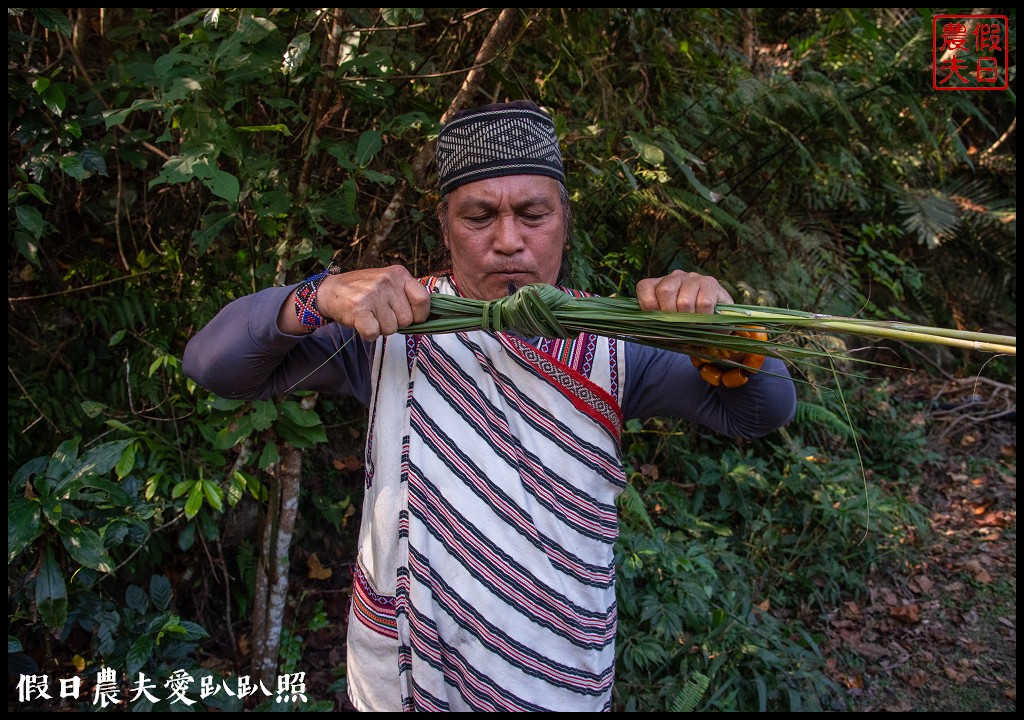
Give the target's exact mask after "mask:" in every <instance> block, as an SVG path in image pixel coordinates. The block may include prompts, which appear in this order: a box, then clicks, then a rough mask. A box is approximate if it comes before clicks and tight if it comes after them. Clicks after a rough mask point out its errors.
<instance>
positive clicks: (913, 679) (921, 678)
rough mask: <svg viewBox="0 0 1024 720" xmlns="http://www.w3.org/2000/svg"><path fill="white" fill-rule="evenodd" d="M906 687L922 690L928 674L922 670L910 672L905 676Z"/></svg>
mask: <svg viewBox="0 0 1024 720" xmlns="http://www.w3.org/2000/svg"><path fill="white" fill-rule="evenodd" d="M906 680H907V685H909V686H910V687H912V688H918V689H920V688H923V687H924V686H925V685H926V684H927V683H928V673H926V672H925V671H924V670H911V671H910V672H909V673H907V675H906Z"/></svg>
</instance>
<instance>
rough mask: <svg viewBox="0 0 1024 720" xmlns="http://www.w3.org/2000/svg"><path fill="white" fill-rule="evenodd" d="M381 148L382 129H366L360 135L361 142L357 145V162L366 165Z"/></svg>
mask: <svg viewBox="0 0 1024 720" xmlns="http://www.w3.org/2000/svg"><path fill="white" fill-rule="evenodd" d="M380 148H381V140H380V131H379V130H366V131H365V132H363V134H362V135H360V136H359V144H358V145H357V146H356V164H357V165H359V166H360V167H365V166H366V165H368V164H369V162H370V160H372V159H373V156H374V155H376V154H377V151H378V150H380Z"/></svg>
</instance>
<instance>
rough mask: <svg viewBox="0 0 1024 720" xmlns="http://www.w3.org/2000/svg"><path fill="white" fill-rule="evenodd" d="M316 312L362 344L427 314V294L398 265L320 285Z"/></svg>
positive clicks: (357, 272) (330, 279)
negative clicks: (350, 332)
mask: <svg viewBox="0 0 1024 720" xmlns="http://www.w3.org/2000/svg"><path fill="white" fill-rule="evenodd" d="M317 306H318V307H319V309H320V312H321V313H322V314H323V315H325V316H326V317H329V318H331V319H333V320H335V321H337V322H339V323H341V324H342V325H347V326H349V327H351V328H353V329H354V330H355V331H356V332H358V333H359V335H360V337H362V338H363V339H364V340H366V341H373V340H376V339H377V338H379V337H381V336H383V335H391V334H393V333H395V332H398V330H399V329H400V328H403V327H405V326H407V325H411V324H412V323H414V322H421V321H423V320H426V318H427V315H429V313H430V292H429V291H428V290H427V289H426V288H425V287H423V285H421V284H420V283H419V282H417V281H416V279H415V278H414V277H412V275H410V274H409V271H408V270H406V269H405V268H404V267H402V266H400V265H392V266H390V267H386V268H371V269H368V270H354V271H352V272H348V273H341V274H338V275H333V276H330V277H328V278H326V279H325V280H324V282H323V283H322V284H321V289H320V291H319V297H318V298H317Z"/></svg>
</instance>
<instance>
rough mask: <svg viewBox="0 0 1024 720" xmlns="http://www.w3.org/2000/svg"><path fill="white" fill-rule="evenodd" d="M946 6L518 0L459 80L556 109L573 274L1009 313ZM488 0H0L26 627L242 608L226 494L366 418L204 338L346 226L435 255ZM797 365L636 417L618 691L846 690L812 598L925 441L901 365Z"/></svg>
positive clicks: (483, 92)
mask: <svg viewBox="0 0 1024 720" xmlns="http://www.w3.org/2000/svg"><path fill="white" fill-rule="evenodd" d="M929 12H930V11H927V10H922V11H920V12H915V11H907V10H900V9H887V8H873V9H850V8H847V9H840V10H835V9H832V10H828V9H824V10H823V9H818V8H781V9H767V8H758V9H737V8H682V9H660V8H631V9H622V8H595V9H533V10H524V11H522V13H521V15H520V16H518V17H517V22H518V24H517V26H516V28H515V30H514V32H513V33H511V34H510V35H509V36H508V38H506V44H505V45H504V46H503V49H502V52H501V54H500V56H499V57H498V59H496V60H495V61H494V62H492V63H489V64H487V65H486V67H485V68H483V70H484V73H485V77H484V79H483V81H482V84H481V85H480V87H479V89H478V90H477V91H476V93H475V94H474V96H473V98H472V99H471V101H473V102H476V101H479V102H489V101H492V100H499V99H504V98H505V97H509V98H517V97H530V98H532V99H534V100H536V101H537V102H538V103H540V104H541V105H543V106H545V107H547V108H549V109H550V110H551V111H552V113H553V116H554V119H555V122H556V126H557V128H558V132H559V136H560V140H561V142H562V146H563V150H564V153H565V161H566V167H567V173H568V179H569V188H570V192H571V195H572V199H573V203H574V215H575V218H576V227H575V232H574V235H573V248H572V251H571V259H572V275H571V278H572V281H573V283H574V284H576V285H578V286H579V287H581V288H583V289H588V290H592V291H595V292H598V293H602V294H612V293H619V294H627V295H630V294H632V293H633V288H634V286H635V283H636V281H637V280H639V279H640V278H643V277H646V276H654V275H659V274H663V273H665V272H668V271H670V270H673V269H676V268H682V269H686V270H697V271H702V272H706V273H711V274H714V275H716V276H718V277H720V278H722V279H723V280H724V281H726V282H727V284H728V285H729V286H730V290H731V291H732V292H733V295H734V297H736V298H737V300H739V301H741V302H749V303H756V302H766V303H767V304H771V305H777V306H791V307H795V308H800V309H806V310H813V311H820V312H830V313H833V314H837V315H853V314H857V313H867V314H870V315H871V316H874V317H878V318H890V317H892V318H911V319H913V320H915V321H917V322H922V323H924V324H932V325H949V324H952V323H956V324H958V325H961V326H963V327H968V328H978V329H985V330H997V331H1000V332H1006V333H1007V334H1013V333H1014V332H1015V326H1016V304H1015V287H1016V256H1015V253H1016V250H1015V248H1016V226H1015V217H1016V212H1015V207H1016V205H1015V203H1016V200H1015V198H1016V171H1015V164H1016V159H1015V158H1016V156H1015V146H1014V144H1013V142H1012V135H1011V136H1010V139H1009V141H1006V140H1000V137H1001V136H1002V135H1003V133H1004V132H1005V131H1006V129H1007V128H1008V127H1010V126H1011V122H1012V121H1013V119H1014V118H1015V116H1016V105H1015V96H1014V94H1013V92H1012V91H1011V92H991V93H965V92H961V93H936V92H935V91H934V90H933V89H932V87H931V81H930V76H929V73H928V71H927V65H928V63H927V60H926V58H928V57H929V53H930V43H931V33H930V27H931V19H930V15H929ZM497 13H498V9H490V10H483V11H479V12H478V11H469V12H466V11H462V10H454V9H450V8H449V9H445V8H420V9H417V8H404V9H403V8H387V9H383V10H380V9H373V8H336V9H329V10H324V9H317V8H275V9H258V8H231V9H227V8H220V9H204V10H194V9H177V8H153V9H147V8H134V9H131V8H129V9H109V8H108V9H104V12H103V15H102V16H101V15H100V12H99V9H94V8H74V9H59V10H57V9H45V8H35V9H21V10H17V9H12V10H11V11H9V14H8V68H9V70H8V106H9V110H8V125H9V139H10V142H9V152H8V158H9V159H8V170H9V172H8V185H9V187H8V251H9V252H8V288H9V297H10V303H9V306H10V308H11V310H12V312H11V313H10V317H9V323H8V328H9V334H10V337H11V340H10V342H9V353H8V374H9V381H10V386H11V391H10V392H9V397H8V401H9V402H8V466H9V467H10V468H12V469H13V472H12V473H11V474H10V475H11V477H10V479H9V486H8V573H9V608H10V610H9V618H10V620H9V628H10V629H9V643H8V645H9V664H11V665H12V666H23V667H32V664H33V663H34V662H36V661H37V660H38V659H40V658H42V657H44V656H45V657H47V658H52V657H53V656H54V655H56V656H60V657H61V658H62V659H65V660H67V659H68V657H69V656H72V655H75V654H81V655H82V656H83V657H84V658H85V660H86V662H87V663H88V667H89V668H90V672H92V671H93V670H95V668H97V667H99V665H100V663H101V662H106V663H108V665H110V666H114V665H117V666H118V667H121V668H124V667H127V666H128V665H129V664H130V665H131V666H132V667H140V668H143V669H145V671H146V672H147V674H149V673H153V676H154V677H155V676H157V675H159V674H160V673H164V675H166V672H167V671H168V669H169V668H170V667H171V665H172V664H173V663H174V662H179V661H180V662H184V658H186V657H190V656H191V655H192V654H193V653H195V652H196V651H197V650H198V649H200V648H210V651H211V652H219V653H221V654H222V655H223V656H226V657H234V656H235V654H236V648H234V647H231V646H230V644H229V643H228V642H227V638H226V637H225V634H224V632H222V631H223V618H224V617H225V616H226V615H228V614H229V613H227V611H228V610H229V609H231V608H233V609H235V610H237V611H238V614H237V615H236V616H234V617H235V620H237V619H238V618H241V617H244V616H245V615H246V614H247V611H248V608H249V603H250V602H251V597H252V583H253V578H254V568H255V567H256V563H257V562H258V558H257V557H256V553H255V551H254V547H256V542H257V540H258V539H257V538H256V537H252V536H249V537H245V538H243V539H242V541H240V542H238V543H237V544H235V545H232V546H231V548H232V550H234V553H233V557H232V558H231V559H227V560H226V559H222V558H221V557H220V556H219V555H218V554H217V552H216V551H217V550H218V549H219V548H223V545H224V543H225V542H226V540H227V538H226V536H225V530H224V529H223V525H222V523H224V522H225V519H226V518H227V517H228V516H230V515H231V514H232V513H234V512H237V511H239V510H240V509H241V508H242V501H243V499H245V500H246V502H253V503H255V502H262V501H264V500H265V499H266V496H267V491H266V488H265V475H264V474H265V473H266V472H268V471H270V470H272V469H273V468H274V466H275V464H276V463H277V462H278V459H279V456H280V448H281V447H282V445H281V443H285V442H287V443H290V444H291V445H293V446H295V447H299V448H302V449H303V451H304V456H305V458H306V459H307V460H310V461H311V462H309V463H307V466H312V467H316V468H317V469H318V470H319V469H320V468H323V467H327V468H329V467H330V464H329V460H328V459H326V458H322V457H320V456H319V453H322V452H323V451H324V448H325V447H327V446H330V447H336V446H338V445H347V444H349V443H352V442H353V441H354V439H355V438H354V436H353V434H352V433H351V432H350V429H351V427H355V426H357V425H358V424H359V423H361V422H362V421H363V419H364V418H362V416H361V415H360V413H361V411H362V410H361V408H358V407H355V405H353V407H349V406H348V405H345V404H342V403H338V404H333V401H330V400H327V399H326V398H323V399H320V400H319V402H320V403H321V405H320V406H319V407H320V410H319V412H318V411H317V410H314V409H312V406H311V403H310V402H308V401H309V400H311V398H306V397H301V398H300V397H291V398H284V399H277V400H273V401H270V400H268V401H259V402H252V403H242V402H237V401H228V400H225V399H223V398H216V397H214V396H211V395H210V394H209V393H206V392H205V391H201V390H199V389H197V388H196V387H195V386H194V384H192V383H190V382H188V381H187V380H186V379H185V378H184V377H183V375H182V373H181V368H180V360H179V358H180V356H181V352H182V349H183V347H184V343H185V342H186V340H187V338H188V337H189V336H190V335H191V334H192V333H194V332H195V330H196V328H198V327H201V326H203V325H204V324H205V323H206V322H208V321H209V320H210V319H211V318H212V317H213V315H214V314H215V313H216V312H217V310H218V309H219V308H220V307H222V306H223V305H224V304H226V303H227V302H229V301H231V300H233V299H235V298H238V297H239V296H241V295H244V294H247V293H250V292H253V291H255V290H257V289H260V288H263V287H266V286H268V285H272V284H282V283H286V282H290V281H294V280H296V279H298V278H299V277H300V276H303V275H306V274H308V273H309V272H310V271H312V270H316V269H318V268H320V267H322V266H324V265H325V264H326V263H327V262H328V261H330V260H334V261H335V262H337V263H338V264H339V265H342V266H349V267H355V266H358V265H361V264H364V263H372V264H384V263H390V262H398V263H404V264H406V265H407V266H408V267H410V269H411V270H412V271H413V272H415V273H417V274H422V273H423V272H425V270H426V267H427V264H428V260H429V255H430V251H431V249H432V248H433V247H435V246H436V245H437V231H436V229H435V228H434V226H433V223H432V222H431V218H432V215H433V205H434V203H435V202H436V199H437V198H436V195H435V194H434V191H433V189H432V179H431V178H430V177H429V172H428V173H427V174H423V172H422V168H419V169H418V168H417V166H416V164H415V161H414V160H413V159H414V158H415V157H416V156H417V153H418V152H419V151H420V149H421V148H422V147H424V145H425V144H426V143H428V142H429V140H430V139H431V138H432V137H434V135H435V134H436V130H437V123H438V119H439V117H440V115H441V113H442V112H443V111H444V110H445V109H447V107H448V105H449V103H450V102H451V100H452V98H454V97H455V96H456V94H457V93H458V91H459V89H460V87H461V86H462V84H463V82H464V80H465V79H466V71H467V70H468V68H470V67H472V66H473V65H474V63H475V61H476V54H477V51H478V49H479V47H480V45H481V43H482V42H483V40H484V38H485V37H486V35H487V33H488V31H489V30H490V27H491V24H492V23H493V21H494V19H495V18H496V17H497ZM1006 13H1007V14H1008V15H1009V17H1010V18H1011V21H1010V22H1011V33H1010V44H1011V48H1010V52H1011V57H1015V42H1016V39H1015V38H1016V35H1015V32H1014V31H1013V28H1014V27H1015V23H1016V14H1015V10H1008V11H1006ZM922 58H925V59H924V60H923V59H922ZM1011 71H1013V72H1015V69H1011ZM400 188H405V192H404V194H400V193H399V192H398V190H399V189H400ZM394 199H397V200H399V201H400V202H398V203H397V205H395V206H392V200H394ZM392 215H393V216H394V217H392ZM383 220H387V221H390V220H394V223H395V224H394V226H393V228H392V229H391V232H390V234H387V235H386V236H383V237H380V238H377V239H374V238H375V232H376V231H377V229H378V228H379V227H381V224H380V223H381V221H383ZM378 240H379V242H378ZM821 341H822V342H835V343H837V346H842V347H844V348H845V346H844V345H842V343H843V339H842V338H822V339H821ZM876 351H877V352H878V353H879V355H878V357H879V358H880V361H881V362H884V363H892V364H897V365H898V364H900V363H899V362H897V360H896V359H895V358H896V357H897V356H898V355H900V354H901V349H900V348H879V349H877V350H876ZM908 357H909V358H910V360H909V361H908V362H906V363H904V364H907V365H910V364H912V363H913V361H914V360H915V358H914V356H908ZM984 360H985V358H979V357H976V356H974V355H970V354H966V353H964V354H959V355H956V354H953V353H948V352H947V353H941V354H938V355H937V357H936V358H935V364H936V365H937V366H939V367H940V368H941V369H942V370H943V371H944V372H948V373H950V374H968V373H977V372H978V371H979V369H980V368H981V362H983V361H984ZM842 371H843V372H845V373H849V372H850V369H849V368H843V369H842ZM985 371H986V372H990V373H998V375H999V377H1000V378H1001V379H1003V380H1006V381H1008V382H1011V383H1015V381H1016V368H1015V366H1014V365H1013V364H1012V363H1005V362H1003V363H1000V362H999V361H995V362H992V363H991V364H989V365H988V366H986V368H985ZM806 372H807V373H808V375H807V377H804V378H802V379H803V380H806V381H807V383H806V384H803V383H802V384H801V385H800V388H801V397H800V405H799V407H798V418H797V420H796V422H795V423H794V424H792V425H791V426H790V427H788V428H787V429H786V430H785V431H784V432H780V433H778V434H777V435H775V436H773V437H772V438H769V439H766V440H762V441H757V442H748V443H736V442H735V441H732V440H723V439H718V438H713V437H710V436H707V435H704V434H702V433H701V432H700V431H699V430H695V429H692V428H681V427H679V426H677V425H673V424H659V423H655V422H653V421H652V422H649V423H646V424H644V425H642V426H641V425H638V424H634V425H633V426H632V432H630V433H628V434H627V445H626V454H625V456H626V458H627V461H628V462H629V463H630V464H631V466H632V467H635V468H646V469H645V470H644V472H643V474H641V473H640V472H634V473H632V478H631V482H630V486H629V489H628V490H627V492H626V493H625V494H624V495H623V496H622V500H621V503H620V505H621V511H622V517H623V523H622V534H621V542H620V545H619V548H618V550H619V554H618V558H619V579H620V588H619V589H620V593H619V595H620V618H621V624H620V638H619V667H618V673H617V679H618V682H617V686H616V702H617V703H618V705H619V706H620V707H621V708H623V709H644V710H655V709H664V710H684V711H685V710H691V709H697V710H737V711H751V710H768V709H773V710H805V709H811V710H813V709H831V708H832V707H833V705H832V701H833V700H834V698H835V697H836V688H834V687H832V686H831V685H830V684H829V683H828V682H827V681H826V680H825V679H824V675H823V672H822V658H821V655H820V652H819V651H818V648H817V644H816V639H815V638H812V637H810V636H809V635H808V633H806V631H805V630H804V629H803V625H802V623H801V617H802V613H806V612H808V611H809V609H811V608H822V607H824V606H825V605H827V604H828V603H831V602H835V601H837V600H838V599H839V598H841V597H845V596H848V595H856V594H857V593H858V592H860V591H862V578H863V577H864V574H865V572H866V568H868V567H869V566H872V565H877V564H882V563H887V562H891V563H900V562H904V561H907V560H908V558H909V557H910V556H911V555H912V553H913V552H914V550H915V543H914V541H913V539H914V538H915V537H918V536H919V534H920V533H921V532H923V529H924V527H925V523H924V521H923V519H922V518H921V517H920V516H919V515H918V510H917V509H916V508H915V507H913V506H912V505H911V504H909V503H908V502H907V501H906V500H905V499H904V498H906V497H909V496H912V492H911V490H912V489H913V488H915V487H916V485H917V484H918V483H920V479H921V478H920V473H919V468H920V465H921V463H924V462H927V461H928V460H930V459H932V456H931V455H929V453H928V452H927V451H926V445H925V438H924V434H923V428H922V427H921V426H920V425H919V424H915V423H914V422H913V418H914V417H915V413H916V412H917V411H919V410H920V408H917V407H906V406H903V405H901V404H900V403H899V402H897V401H895V400H894V399H893V398H891V397H889V393H890V390H891V388H890V387H889V386H888V385H887V384H886V382H885V381H884V379H879V378H878V377H860V376H855V375H852V374H841V375H840V376H839V377H840V378H842V379H841V382H842V389H843V396H842V397H840V395H839V394H838V393H837V392H836V389H835V387H834V382H835V377H834V376H833V374H832V372H831V371H830V370H829V369H828V368H822V369H821V370H820V371H817V370H814V369H810V370H807V371H806ZM843 398H845V402H844V401H843ZM304 402H305V403H306V404H305V405H303V403H304ZM327 418H330V424H326V425H325V423H324V422H323V421H324V420H325V419H327ZM894 428H898V429H899V431H898V432H894V431H893V429H894ZM855 440H856V442H855ZM651 468H656V469H657V473H655V472H654V471H653V470H651ZM303 480H304V486H306V485H313V483H307V481H308V480H309V478H308V477H304V478H303ZM317 482H319V480H317ZM358 485H359V483H355V486H354V487H358ZM304 492H305V493H306V494H305V495H304V506H303V507H304V512H307V513H308V515H307V517H306V520H307V521H308V524H310V525H312V524H313V523H314V522H322V523H323V524H324V525H325V526H326V527H327V528H328V530H329V532H331V533H335V534H339V535H340V534H345V533H348V534H351V533H352V532H353V530H354V527H353V525H354V524H346V519H347V518H348V517H349V515H350V514H351V512H352V511H353V510H354V509H355V508H354V505H355V504H356V503H357V501H358V492H357V491H356V490H352V492H349V491H348V490H347V489H344V488H335V487H330V488H329V490H328V491H326V492H312V491H310V490H309V489H306V490H305V491H304ZM183 568H184V570H183ZM227 576H230V577H236V578H237V581H236V582H234V583H231V585H230V587H224V586H223V585H222V583H223V582H227V580H222V577H227ZM172 577H173V578H175V580H174V583H173V585H172V590H173V592H172V594H171V600H170V601H169V602H170V604H168V602H167V594H166V588H165V587H164V585H163V582H164V581H162V580H157V579H156V578H172ZM147 578H150V579H151V580H149V581H148V585H149V589H148V590H143V589H142V588H143V587H145V586H146V585H147V580H146V579H147ZM154 583H155V584H154ZM136 586H137V587H136ZM225 598H228V599H226V600H225ZM229 603H230V606H229V605H228V604H229ZM174 605H177V606H178V607H174ZM185 618H188V619H185ZM203 627H206V628H216V630H217V632H214V633H213V636H212V637H204V636H203V633H202V631H201V630H202V628H203ZM76 628H77V629H76ZM290 632H292V634H291V635H290V636H289V637H288V638H285V642H284V643H283V644H282V649H283V653H284V655H283V659H284V660H285V661H286V662H287V663H298V658H299V654H300V653H301V652H303V651H304V650H303V647H304V646H303V645H302V644H301V640H297V638H300V637H301V636H300V635H299V634H298V631H297V630H296V629H293V631H290ZM82 633H84V634H85V635H86V636H87V638H88V639H87V640H83V639H82V637H81V634H82ZM158 640H159V642H158ZM19 664H20V665H19ZM197 672H207V671H197ZM161 677H163V676H161ZM705 679H706V681H707V684H706V685H705V684H704V681H705ZM219 696H220V697H221V698H223V697H224V694H223V693H221V694H219ZM212 697H217V696H212ZM314 708H316V704H315V703H312V704H311V707H310V708H308V709H314ZM221 709H234V708H227V707H224V708H221Z"/></svg>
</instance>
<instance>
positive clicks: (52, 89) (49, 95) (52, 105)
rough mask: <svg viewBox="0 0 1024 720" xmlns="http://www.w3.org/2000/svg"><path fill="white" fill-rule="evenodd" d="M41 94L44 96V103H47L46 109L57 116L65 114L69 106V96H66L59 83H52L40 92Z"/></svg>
mask: <svg viewBox="0 0 1024 720" xmlns="http://www.w3.org/2000/svg"><path fill="white" fill-rule="evenodd" d="M39 96H40V97H41V98H42V100H43V104H45V105H46V109H47V110H48V111H50V112H51V113H53V115H56V116H57V117H59V116H61V115H63V112H65V108H67V107H68V98H67V97H65V94H63V90H62V89H61V88H60V86H59V85H50V86H49V87H48V88H46V89H45V90H43V91H42V92H41V93H39Z"/></svg>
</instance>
